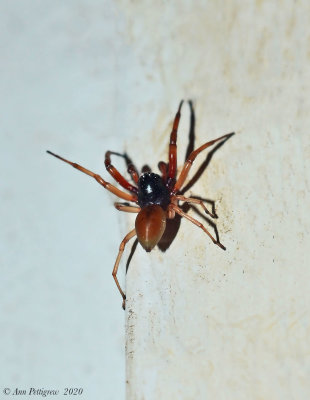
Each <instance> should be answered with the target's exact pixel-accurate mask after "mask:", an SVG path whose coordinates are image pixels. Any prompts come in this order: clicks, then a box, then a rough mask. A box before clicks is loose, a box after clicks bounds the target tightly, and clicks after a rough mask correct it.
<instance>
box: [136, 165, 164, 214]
mask: <svg viewBox="0 0 310 400" xmlns="http://www.w3.org/2000/svg"><path fill="white" fill-rule="evenodd" d="M138 190H139V191H138V204H139V206H140V207H141V208H143V207H146V206H149V205H151V204H157V205H159V206H161V207H162V208H163V209H164V210H166V209H167V207H168V205H169V203H170V193H169V190H168V188H167V187H166V185H165V182H164V181H163V179H162V177H161V176H159V175H157V174H154V173H153V172H145V173H144V174H142V175H141V176H140V178H139V182H138Z"/></svg>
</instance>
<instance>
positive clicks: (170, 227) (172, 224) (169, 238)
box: [124, 100, 234, 272]
mask: <svg viewBox="0 0 310 400" xmlns="http://www.w3.org/2000/svg"><path fill="white" fill-rule="evenodd" d="M188 104H189V107H190V128H189V135H188V145H187V149H186V153H185V160H184V161H186V159H187V158H188V156H189V155H190V153H191V152H192V151H193V150H194V149H195V138H196V135H195V124H196V116H195V110H194V106H193V102H192V101H191V100H189V101H188ZM233 135H234V133H231V134H230V135H228V136H227V137H226V138H225V139H223V140H222V141H221V142H219V143H218V144H217V145H216V146H214V147H213V149H212V150H210V151H209V152H208V154H207V155H206V157H205V159H204V161H203V162H202V163H201V165H200V166H199V168H198V170H197V171H196V173H195V174H194V176H193V177H192V178H191V179H190V181H189V182H188V183H187V184H186V185H185V186H184V188H183V189H182V190H181V191H180V194H181V195H184V193H186V192H187V191H188V190H190V189H191V188H192V187H193V186H194V184H195V183H196V182H197V181H198V180H199V179H200V178H201V176H202V175H203V173H204V172H205V170H206V169H207V167H208V165H209V164H210V162H211V160H212V157H213V155H214V153H215V152H216V151H217V150H219V148H220V147H222V146H223V144H224V143H225V142H226V141H227V140H228V139H230V138H231V136H233ZM124 156H125V157H124V158H125V160H126V164H127V166H128V165H129V164H130V163H132V161H131V159H130V158H129V157H128V155H127V154H125V155H124ZM147 171H150V168H149V167H148V165H145V166H144V167H143V168H142V172H147ZM191 197H193V198H196V199H199V200H203V201H204V202H206V203H208V204H210V205H211V208H212V213H213V214H214V215H215V217H216V218H217V215H216V211H215V201H214V200H212V199H208V198H202V197H199V196H195V195H191ZM180 208H181V209H182V210H183V211H184V212H185V213H187V212H188V210H189V209H190V208H192V209H193V210H194V211H195V213H196V214H198V215H199V217H200V218H202V219H203V220H204V221H205V222H206V223H207V224H208V225H209V226H211V227H212V229H213V231H214V233H215V237H216V239H217V240H218V241H220V238H219V234H218V230H217V226H216V224H215V223H214V221H213V220H212V219H210V218H208V217H207V216H206V215H205V214H202V213H201V212H200V211H199V210H198V209H197V208H196V207H195V206H193V205H189V204H187V203H184V204H183V205H182V206H180ZM181 218H182V217H181V216H180V215H178V214H176V215H175V218H173V219H168V220H167V225H166V230H165V232H164V234H163V236H162V238H161V240H160V241H159V243H158V245H157V246H158V248H159V249H160V250H161V251H162V252H165V251H166V250H167V249H168V248H169V247H170V245H171V244H172V242H173V240H174V238H175V237H176V235H177V233H178V231H179V229H180V224H181ZM137 245H138V240H137V239H136V240H135V242H134V244H133V245H132V247H131V252H130V255H129V257H128V260H127V263H126V272H127V271H128V268H129V265H130V262H131V259H132V257H133V255H134V252H135V250H136V248H137Z"/></svg>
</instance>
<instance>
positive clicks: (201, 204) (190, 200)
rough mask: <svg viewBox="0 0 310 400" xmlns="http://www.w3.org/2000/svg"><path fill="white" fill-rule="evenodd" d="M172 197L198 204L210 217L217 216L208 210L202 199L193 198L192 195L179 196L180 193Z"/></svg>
mask: <svg viewBox="0 0 310 400" xmlns="http://www.w3.org/2000/svg"><path fill="white" fill-rule="evenodd" d="M173 198H174V199H177V200H179V201H184V203H194V204H199V205H200V206H201V207H202V208H203V210H204V212H205V213H206V214H208V215H210V217H212V218H217V215H216V214H213V213H212V212H210V211H209V210H208V209H207V207H206V206H205V205H204V203H203V201H202V200H199V199H195V198H193V197H185V196H181V195H177V196H173Z"/></svg>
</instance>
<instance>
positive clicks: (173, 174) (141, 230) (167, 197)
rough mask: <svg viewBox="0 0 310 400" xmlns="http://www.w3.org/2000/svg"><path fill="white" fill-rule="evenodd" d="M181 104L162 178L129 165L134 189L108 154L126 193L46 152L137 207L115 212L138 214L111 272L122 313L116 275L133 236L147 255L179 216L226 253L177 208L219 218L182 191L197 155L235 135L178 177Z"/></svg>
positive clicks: (192, 155)
mask: <svg viewBox="0 0 310 400" xmlns="http://www.w3.org/2000/svg"><path fill="white" fill-rule="evenodd" d="M182 104H183V100H182V101H181V102H180V104H179V108H178V111H177V113H176V115H175V118H174V122H173V127H172V131H171V134H170V142H169V160H168V163H165V162H164V161H160V162H159V163H158V168H159V170H160V172H161V176H160V175H158V174H155V173H153V172H144V173H141V174H140V175H139V173H138V171H137V169H136V167H135V166H134V165H133V164H132V163H130V164H129V165H128V170H127V171H128V173H129V174H130V176H131V178H132V180H133V182H134V183H135V185H133V184H131V183H130V182H128V180H127V179H126V178H125V177H124V176H123V175H121V174H120V173H119V172H118V170H117V169H116V168H115V167H114V166H113V165H112V163H111V155H112V154H118V153H113V152H111V151H107V152H106V154H105V167H106V169H107V171H108V172H109V173H110V175H111V176H112V177H113V178H114V179H115V181H116V182H118V183H119V184H120V186H122V187H123V188H124V189H125V190H126V192H124V191H123V190H120V189H119V188H117V187H116V186H114V185H112V184H111V183H109V182H106V181H105V180H104V179H103V178H102V177H101V176H100V175H98V174H96V173H94V172H92V171H90V170H88V169H86V168H84V167H82V166H81V165H79V164H76V163H74V162H71V161H69V160H66V159H65V158H63V157H61V156H58V155H57V154H55V153H52V152H51V151H49V150H47V153H49V154H51V155H52V156H54V157H56V158H58V159H60V160H62V161H64V162H66V163H68V164H70V165H72V167H74V168H76V169H78V170H79V171H82V172H84V173H85V174H87V175H89V176H91V177H92V178H95V179H96V181H97V182H98V183H99V184H100V185H102V186H103V187H104V188H105V189H107V190H108V191H110V192H112V193H113V194H115V195H116V196H118V197H119V198H121V199H123V200H127V201H129V202H132V203H135V205H128V204H123V203H114V206H115V208H116V209H117V210H119V211H124V212H129V213H137V214H138V215H137V217H136V221H135V228H134V229H133V230H131V231H130V232H129V233H128V234H127V235H126V236H125V237H124V239H123V240H122V242H121V244H120V247H119V252H118V255H117V258H116V261H115V264H114V268H113V271H112V276H113V278H114V280H115V283H116V286H117V288H118V290H119V292H120V294H121V296H122V298H123V303H122V307H123V309H125V303H126V295H125V293H124V291H123V290H122V288H121V286H120V284H119V282H118V279H117V271H118V267H119V263H120V260H121V257H122V254H123V252H124V249H125V245H126V243H127V242H128V241H129V240H130V239H131V238H133V237H134V236H137V239H138V241H139V243H140V244H141V246H142V247H143V248H144V249H145V250H146V251H147V252H150V251H151V250H152V249H153V248H154V247H155V246H156V245H157V244H158V242H159V241H160V239H161V237H162V236H163V233H164V231H165V228H166V220H167V219H172V218H174V217H175V215H176V214H179V215H180V216H181V217H184V218H186V219H188V220H189V221H191V222H192V223H193V224H195V225H197V226H198V227H199V228H201V229H202V230H203V231H204V232H205V233H206V234H207V235H208V236H209V237H210V239H211V240H212V241H213V243H214V244H216V245H217V246H219V247H220V248H221V249H223V250H226V248H225V247H224V246H223V245H222V244H221V243H220V241H219V240H217V239H215V238H214V237H213V236H212V235H211V233H210V232H209V231H208V230H207V229H206V228H205V226H204V225H203V224H202V223H200V222H199V221H197V220H196V219H195V218H193V217H191V216H190V215H187V214H186V213H185V212H184V211H183V210H182V209H181V208H180V207H179V206H178V202H179V201H181V202H184V203H192V204H197V205H198V206H200V207H201V208H202V209H203V211H204V212H205V213H206V214H208V215H209V216H210V217H212V218H216V215H215V214H213V213H212V212H210V211H208V210H207V208H206V206H205V205H204V204H203V201H202V200H200V199H196V198H192V197H185V196H183V195H181V194H180V190H181V188H182V186H183V184H184V182H185V180H186V178H187V175H188V173H189V171H190V168H191V166H192V164H193V162H194V161H195V159H196V157H197V156H198V154H199V153H201V152H202V151H203V150H205V149H206V148H207V147H209V146H211V145H213V144H214V143H216V142H219V141H221V140H223V141H224V140H227V139H228V138H229V137H230V136H232V135H233V134H234V133H228V134H226V135H223V136H221V137H219V138H217V139H214V140H211V141H209V142H207V143H205V144H203V145H202V146H200V147H199V148H198V149H196V150H194V151H192V152H191V153H190V154H189V156H188V158H187V160H186V161H185V163H184V165H183V167H182V170H181V173H180V174H179V176H178V177H177V144H176V142H177V132H178V126H179V121H180V117H181V108H182ZM127 192H129V193H127Z"/></svg>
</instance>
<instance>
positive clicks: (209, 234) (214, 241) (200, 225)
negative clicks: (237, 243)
mask: <svg viewBox="0 0 310 400" xmlns="http://www.w3.org/2000/svg"><path fill="white" fill-rule="evenodd" d="M169 207H171V208H172V209H173V210H174V211H175V212H176V213H177V214H179V215H181V216H182V217H184V218H186V219H188V220H189V221H191V222H192V223H193V224H195V225H197V226H198V227H199V228H201V229H202V230H203V231H204V232H205V233H206V234H207V235H208V236H209V238H210V239H211V240H212V242H213V243H214V244H216V245H217V246H219V247H220V248H221V249H223V250H226V247H225V246H223V245H222V243H220V242H219V241H217V240H216V239H215V238H214V237H213V236H212V235H211V233H210V232H209V231H208V230H207V229H206V228H205V227H204V225H203V224H202V223H201V222H199V221H197V220H196V219H195V218H193V217H191V216H190V215H188V214H186V213H185V212H184V211H183V210H181V209H180V208H179V207H178V206H176V205H175V204H170V205H169Z"/></svg>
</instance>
